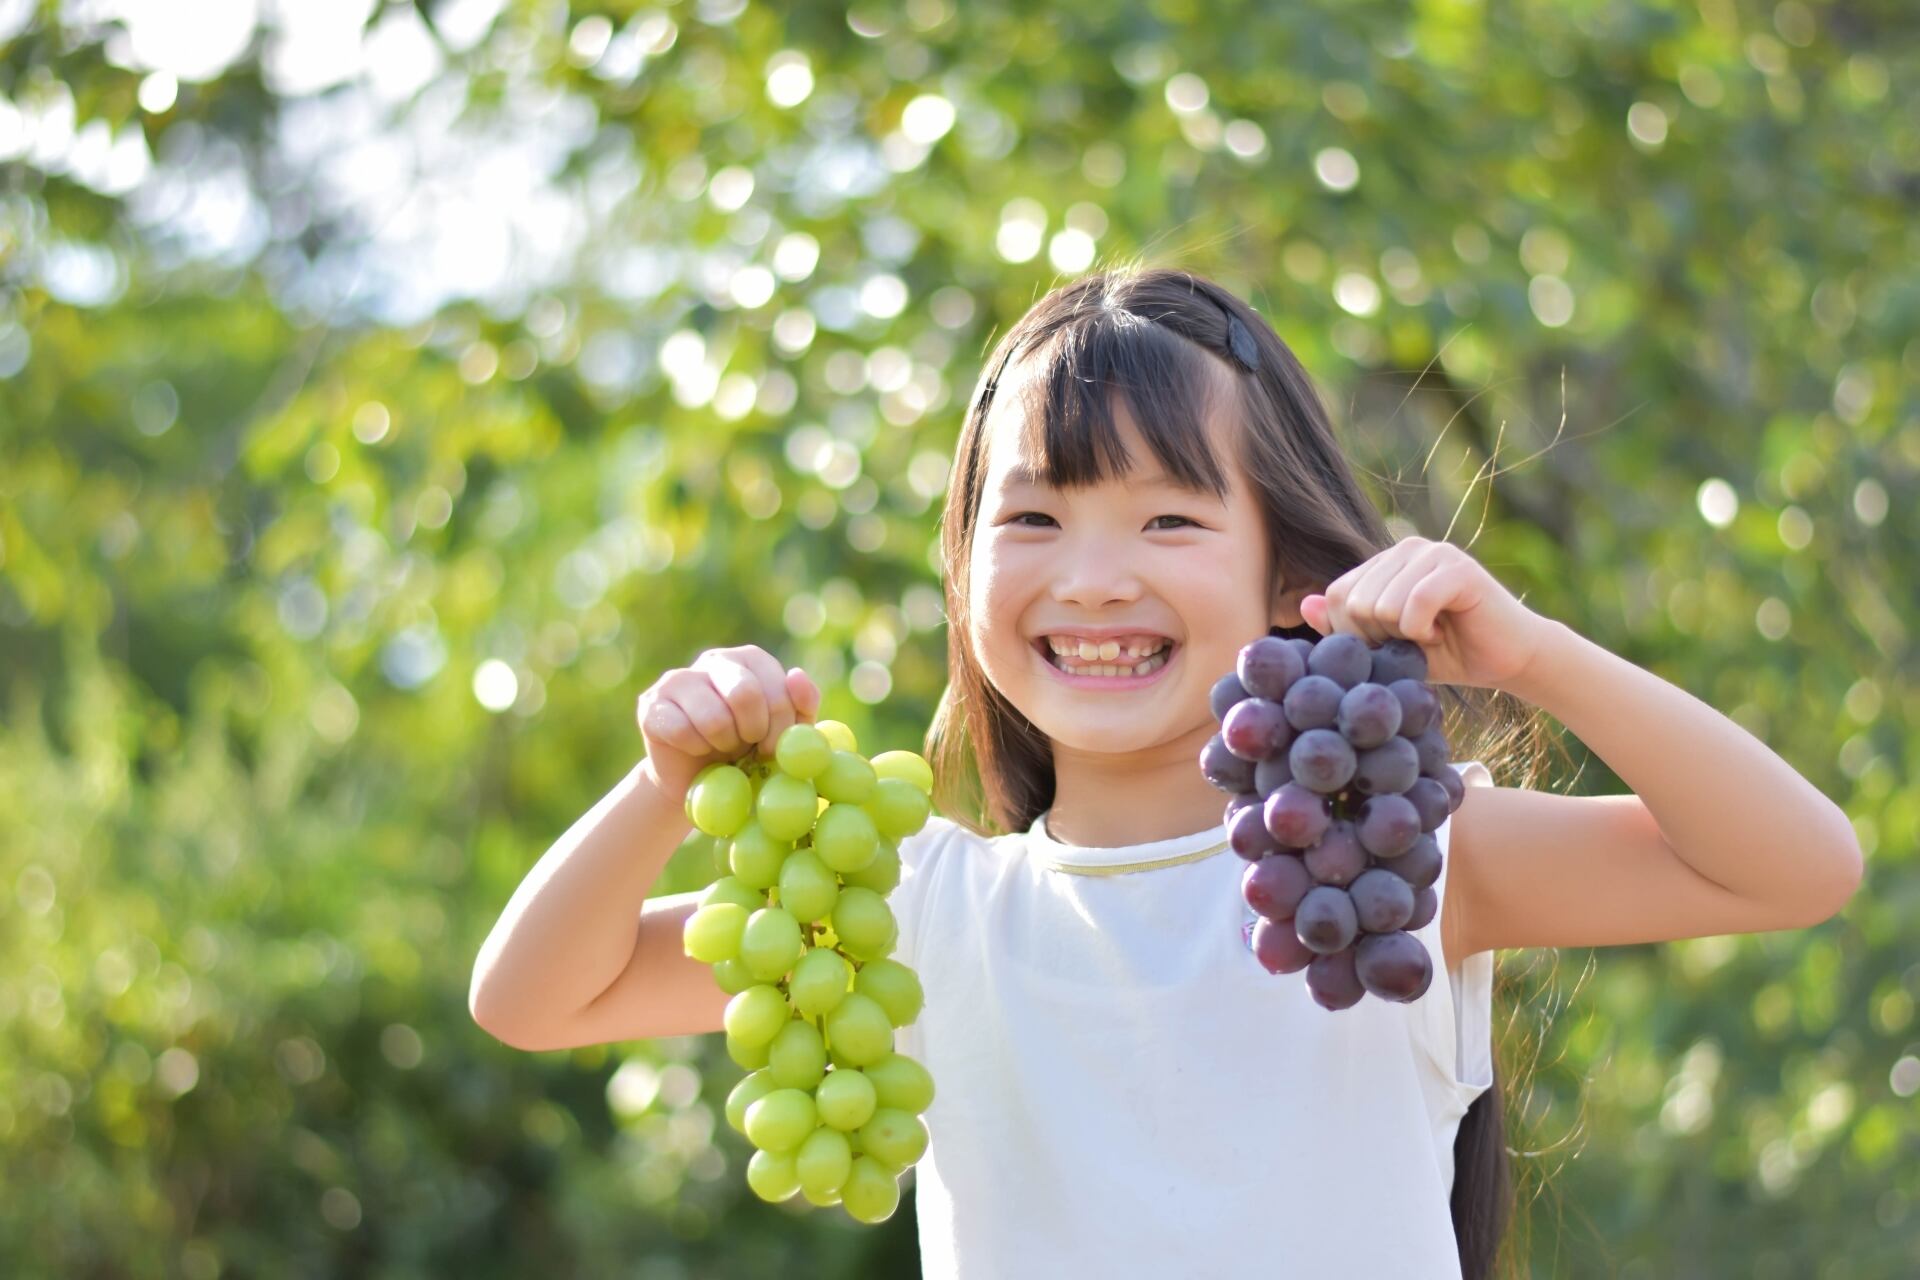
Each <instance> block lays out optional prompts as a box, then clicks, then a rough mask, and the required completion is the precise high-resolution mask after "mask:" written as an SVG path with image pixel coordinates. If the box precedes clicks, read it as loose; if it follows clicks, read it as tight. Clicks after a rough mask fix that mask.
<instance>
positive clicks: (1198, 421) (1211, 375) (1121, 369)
mask: <svg viewBox="0 0 1920 1280" xmlns="http://www.w3.org/2000/svg"><path fill="white" fill-rule="evenodd" d="M1123 320H1130V321H1132V322H1133V323H1122V321H1123ZM1025 358H1026V360H1027V361H1030V362H1032V363H1033V364H1034V365H1035V366H1036V370H1035V372H1034V373H1033V374H1032V375H1031V376H1030V377H1029V378H1027V379H1026V380H1025V381H1024V382H1023V384H1022V390H1021V401H1022V404H1021V407H1022V409H1023V411H1024V419H1023V421H1022V424H1021V432H1020V437H1019V441H1020V443H1019V448H1020V457H1021V459H1022V462H1021V464H1019V465H1017V466H1016V467H1015V469H1014V470H1015V474H1016V475H1017V476H1018V477H1019V478H1020V479H1023V480H1026V481H1029V482H1031V483H1035V484H1041V485H1046V486H1048V487H1050V488H1055V489H1080V488H1088V487H1091V486H1094V485H1098V484H1100V483H1103V482H1104V481H1106V480H1107V479H1109V478H1110V477H1112V478H1122V479H1124V478H1125V477H1126V476H1128V475H1130V474H1131V473H1132V472H1133V470H1134V467H1135V465H1136V464H1137V461H1138V460H1137V459H1135V458H1133V457H1132V456H1131V454H1130V453H1129V451H1128V448H1127V444H1126V441H1125V439H1124V437H1123V432H1122V429H1121V425H1120V422H1119V420H1118V418H1117V417H1116V416H1115V413H1114V405H1115V403H1116V399H1118V400H1120V401H1122V402H1124V404H1125V405H1126V409H1127V413H1128V415H1129V416H1130V417H1131V418H1132V419H1133V421H1134V422H1135V423H1136V424H1138V426H1139V429H1140V435H1141V436H1142V437H1143V438H1144V439H1145V441H1146V444H1147V447H1148V448H1149V449H1151V450H1152V451H1153V456H1154V457H1155V458H1156V459H1158V461H1159V463H1160V466H1161V468H1162V469H1163V470H1164V471H1165V472H1166V474H1167V477H1168V478H1169V479H1170V480H1171V481H1172V482H1173V483H1174V484H1176V485H1179V486H1180V487H1181V488H1183V489H1187V490H1189V491H1191V492H1194V493H1205V494H1211V495H1212V496H1214V497H1215V498H1219V499H1221V500H1223V501H1224V500H1225V498H1226V495H1227V490H1228V484H1229V481H1228V474H1227V471H1226V469H1225V467H1223V465H1222V464H1221V461H1220V459H1219V458H1218V457H1217V456H1216V455H1215V452H1214V447H1213V442H1212V439H1211V437H1210V435H1209V432H1208V423H1209V421H1210V420H1211V419H1212V418H1213V416H1214V415H1215V414H1217V413H1221V412H1223V411H1232V410H1233V409H1234V408H1235V407H1236V406H1237V405H1238V403H1239V400H1240V397H1239V395H1238V391H1237V383H1236V381H1235V380H1234V379H1233V378H1232V376H1231V374H1230V373H1229V372H1228V371H1227V370H1226V369H1225V368H1223V367H1220V366H1219V365H1218V362H1217V360H1216V358H1215V357H1212V356H1210V355H1208V354H1207V353H1206V352H1205V351H1203V350H1202V349H1200V348H1199V347H1197V346H1196V345H1194V344H1193V343H1192V342H1189V341H1188V340H1186V339H1185V338H1182V337H1180V336H1178V335H1176V334H1174V333H1172V332H1170V331H1168V330H1167V329H1164V328H1162V327H1161V326H1159V325H1157V324H1153V323H1151V322H1147V321H1143V320H1140V319H1139V318H1138V317H1134V316H1132V315H1129V314H1128V313H1126V312H1114V311H1109V312H1105V313H1101V314H1098V315H1096V316H1092V317H1088V318H1086V319H1085V320H1084V321H1083V322H1082V323H1081V324H1078V325H1070V326H1067V327H1064V328H1061V329H1059V330H1056V331H1055V332H1054V333H1053V334H1052V335H1051V336H1050V337H1049V339H1048V340H1047V341H1046V342H1045V343H1043V344H1041V345H1040V346H1038V347H1036V348H1033V349H1031V350H1030V351H1029V352H1028V354H1027V356H1026V357H1025Z"/></svg>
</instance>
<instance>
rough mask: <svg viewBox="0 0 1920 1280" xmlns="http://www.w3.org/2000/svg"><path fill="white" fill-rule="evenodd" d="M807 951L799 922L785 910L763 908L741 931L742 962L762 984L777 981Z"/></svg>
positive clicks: (781, 908)
mask: <svg viewBox="0 0 1920 1280" xmlns="http://www.w3.org/2000/svg"><path fill="white" fill-rule="evenodd" d="M805 949H806V942H805V941H804V940H803V939H802V938H801V937H800V922H799V921H798V920H795V919H794V918H793V915H792V913H791V912H789V911H787V910H786V909H785V908H784V907H762V908H760V909H759V910H758V911H756V912H754V913H753V914H752V915H750V916H748V917H747V927H746V928H745V929H743V930H741V931H740V963H742V964H744V965H746V966H747V972H748V973H750V974H752V975H753V976H754V977H756V978H758V979H759V980H760V981H762V982H777V981H779V979H780V978H781V976H782V975H784V974H785V973H786V971H787V970H789V969H791V968H793V962H794V961H796V960H798V959H799V958H800V953H801V952H802V951H804V950H805Z"/></svg>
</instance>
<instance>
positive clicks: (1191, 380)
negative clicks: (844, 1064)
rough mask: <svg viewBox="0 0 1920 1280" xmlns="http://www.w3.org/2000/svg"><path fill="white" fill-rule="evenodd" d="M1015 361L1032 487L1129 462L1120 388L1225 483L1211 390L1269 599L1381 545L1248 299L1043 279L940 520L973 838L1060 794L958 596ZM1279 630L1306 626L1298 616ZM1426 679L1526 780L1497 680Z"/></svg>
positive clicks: (1537, 764) (1465, 745) (1488, 1228)
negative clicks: (1482, 684) (1256, 526)
mask: <svg viewBox="0 0 1920 1280" xmlns="http://www.w3.org/2000/svg"><path fill="white" fill-rule="evenodd" d="M1028 359H1031V360H1033V361H1035V362H1037V365H1038V371H1037V373H1036V376H1035V379H1034V381H1033V382H1032V383H1031V384H1029V385H1030V391H1029V393H1028V395H1029V396H1030V402H1031V408H1030V412H1029V416H1028V418H1027V421H1026V423H1025V430H1026V433H1027V438H1026V441H1025V446H1026V447H1025V449H1024V451H1023V452H1024V453H1025V456H1026V457H1028V458H1029V459H1032V460H1034V461H1035V462H1036V463H1037V465H1038V466H1039V467H1040V469H1041V478H1042V480H1043V481H1044V482H1045V483H1046V484H1048V485H1050V486H1052V487H1055V488H1060V489H1073V488H1077V487H1081V486H1090V485H1095V484H1098V483H1100V482H1101V481H1103V480H1104V479H1106V478H1107V476H1108V475H1109V474H1110V473H1115V472H1117V473H1119V474H1122V475H1124V474H1126V473H1127V472H1128V471H1130V470H1131V466H1132V460H1131V459H1130V458H1128V456H1127V453H1126V449H1125V446H1124V444H1123V443H1122V439H1121V436H1120V433H1119V431H1118V429H1117V427H1116V425H1115V423H1114V419H1113V415H1112V412H1111V407H1112V400H1111V397H1112V396H1113V395H1114V394H1116V393H1117V394H1119V395H1122V396H1124V397H1125V398H1126V405H1127V408H1128V410H1129V412H1130V413H1131V414H1132V417H1133V420H1134V421H1135V422H1136V423H1138V424H1140V430H1141V433H1142V435H1143V436H1144V437H1145V439H1146V441H1147V443H1148V445H1149V446H1150V447H1151V448H1152V450H1153V452H1154V454H1155V456H1156V457H1157V458H1158V459H1159V461H1160V462H1161V464H1162V465H1163V466H1164V467H1165V468H1166V469H1167V471H1168V473H1169V475H1171V476H1172V477H1173V478H1174V479H1175V480H1176V481H1179V482H1181V483H1185V484H1188V485H1191V486H1194V487H1197V488H1205V489H1208V490H1210V491H1212V492H1213V493H1215V494H1217V495H1221V496H1224V495H1225V493H1226V491H1227V478H1226V475H1225V473H1224V472H1223V471H1222V470H1221V466H1222V464H1221V462H1220V460H1219V459H1217V458H1216V457H1215V456H1214V453H1213V450H1212V447H1211V445H1210V443H1209V441H1208V438H1207V435H1206V428H1205V425H1204V424H1205V422H1206V421H1207V420H1208V415H1209V414H1210V413H1212V412H1213V411H1214V410H1215V409H1217V408H1221V407H1225V408H1228V409H1230V410H1237V418H1238V424H1239V425H1238V427H1237V428H1236V434H1235V440H1236V445H1237V448H1236V457H1235V458H1234V459H1233V460H1232V461H1231V462H1230V463H1229V464H1228V465H1237V466H1238V467H1239V468H1240V469H1241V471H1242V474H1243V475H1244V476H1245V477H1246V479H1247V482H1248V484H1249V486H1250V489H1251V492H1252V495H1253V497H1254V500H1255V502H1256V503H1257V505H1258V506H1259V508H1260V511H1261V515H1262V521H1263V524H1264V529H1265V551H1266V556H1267V559H1266V564H1267V569H1268V574H1269V577H1270V579H1271V582H1272V587H1273V594H1274V597H1275V599H1277V598H1278V597H1279V595H1280V594H1281V593H1282V592H1283V591H1284V590H1286V589H1290V588H1292V587H1293V586H1295V585H1298V584H1301V583H1312V584H1314V585H1315V586H1316V587H1321V586H1324V585H1325V584H1327V583H1328V582H1331V581H1332V580H1333V579H1334V578H1337V577H1339V576H1340V575H1341V574H1343V573H1345V572H1346V571H1347V570H1349V569H1351V568H1353V567H1354V566H1356V565H1358V564H1360V563H1362V562H1363V561H1365V560H1367V559H1368V558H1370V557H1371V556H1373V555H1374V554H1375V553H1376V552H1379V551H1381V550H1383V549H1385V548H1386V547H1388V546H1391V545H1392V543H1393V537H1392V535H1391V533H1390V532H1389V531H1388V529H1387V526H1386V522H1385V520H1384V519H1383V518H1382V516H1381V514H1380V512H1379V511H1378V509H1377V508H1376V507H1375V505H1374V503H1373V502H1372V500H1371V499H1370V498H1369V497H1368V496H1367V494H1366V492H1365V491H1364V490H1363V489H1362V488H1361V485H1360V483H1359V481H1358V480H1357V479H1356V477H1355V475H1354V471H1353V468H1352V467H1351V466H1350V465H1349V464H1348V461H1347V458H1346V456H1345V454H1344V453H1343V452H1342V450H1341V448H1340V446H1339V443H1338V442H1337V440H1336V439H1335V436H1334V432H1333V429H1332V427H1331V425H1330V424H1329V422H1328V418H1327V413H1326V410H1325V408H1324V406H1323V405H1322V403H1321V400H1320V396H1319V394H1318V392H1317V391H1316V389H1315V387H1314V384H1313V382H1312V380H1311V379H1310V378H1309V377H1308V375H1307V373H1306V370H1305V369H1303V368H1302V367H1301V365H1300V362H1299V361H1298V360H1296V359H1295V358H1294V355H1293V352H1292V350H1291V349H1289V348H1288V346H1287V344H1286V343H1285V342H1284V341H1282V340H1281V338H1280V336H1279V335H1278V334H1277V333H1275V332H1274V331H1273V329H1272V327H1271V326H1270V325H1268V324H1267V323H1266V321H1265V320H1263V319H1262V318H1261V316H1260V314H1259V313H1258V312H1256V311H1255V310H1254V309H1253V308H1252V307H1250V306H1248V305H1247V304H1246V303H1244V302H1242V301H1241V300H1240V299H1239V298H1237V297H1235V296H1234V295H1233V294H1232V293H1230V292H1229V291H1228V290H1226V289H1224V288H1222V287H1221V286H1220V285H1218V284H1216V283H1214V282H1212V281H1210V280H1207V279H1205V278H1203V277H1200V276H1197V275H1195V274H1193V273H1191V272H1188V271H1183V270H1178V269H1173V268H1165V267H1140V266H1128V267H1115V268H1110V269H1107V270H1101V271H1096V272H1093V273H1090V274H1088V275H1085V276H1082V277H1079V278H1078V279H1075V280H1072V281H1070V282H1068V283H1066V284H1063V285H1061V286H1059V287H1058V288H1055V289H1054V290H1052V291H1051V292H1050V293H1048V294H1047V295H1046V296H1045V297H1043V298H1041V299H1040V301H1038V302H1037V303H1035V304H1034V305H1033V306H1032V308H1030V309H1029V310H1028V311H1027V313H1026V314H1025V315H1024V316H1022V317H1021V318H1020V320H1019V321H1018V322H1017V323H1016V324H1015V325H1014V326H1013V327H1012V328H1011V329H1009V330H1008V331H1007V333H1006V334H1005V336H1004V337H1002V338H1001V339H1000V341H999V343H998V344H997V345H996V346H995V347H994V349H993V353H992V354H991V355H990V356H989V357H988V358H987V362H986V365H985V367H984V369H983V370H982V372H981V376H980V381H979V384H978V386H977V387H976V389H975V391H974V394H973V396H972V399H971V401H970V403H969V404H968V407H967V416H966V420H965V422H964V423H963V424H962V426H961V429H960V438H959V441H958V443H957V445H956V447H955V457H954V465H953V470H952V479H951V482H950V485H949V487H948V492H947V502H946V506H945V508H944V509H943V511H942V512H941V517H940V548H941V558H942V560H943V562H944V566H945V574H944V578H945V591H946V610H947V657H948V671H949V684H948V686H947V688H946V691H945V692H944V693H943V694H942V695H941V698H940V703H939V706H938V707H937V708H936V710H935V712H934V718H933V722H932V725H931V727H930V728H929V729H928V733H927V758H928V759H929V761H930V762H931V763H932V765H933V771H934V779H935V781H934V798H935V804H936V807H937V808H938V810H939V812H940V813H941V814H943V815H944V816H946V817H948V818H950V819H952V820H953V821H954V822H957V823H959V824H960V825H962V826H964V827H967V828H968V829H969V830H971V831H973V832H975V833H976V834H978V835H982V836H986V837H993V836H997V835H1003V834H1008V833H1012V832H1021V831H1025V830H1027V829H1028V827H1029V826H1031V824H1032V822H1033V820H1034V819H1035V818H1036V817H1038V816H1039V814H1040V813H1041V812H1042V811H1044V810H1045V809H1046V808H1047V807H1048V806H1049V805H1051V804H1052V803H1053V792H1054V773H1053V754H1052V744H1051V742H1050V741H1049V740H1048V738H1047V737H1046V735H1045V734H1044V733H1042V732H1041V731H1040V730H1039V729H1037V728H1036V727H1035V726H1034V725H1033V724H1032V723H1031V722H1029V721H1028V720H1027V718H1026V717H1025V716H1023V715H1021V714H1020V711H1019V710H1018V709H1017V708H1016V707H1014V706H1013V705H1012V704H1011V703H1010V702H1008V701H1007V700H1006V699H1005V698H1004V697H1002V696H1001V695H1000V692H999V691H998V690H997V689H995V688H994V687H993V685H992V683H991V682H989V681H988V679H987V678H986V674H985V672H984V671H983V670H982V669H981V667H980V664H979V661H978V658H977V657H976V655H975V654H974V652H973V645H972V642H971V639H970V636H971V630H972V628H971V620H970V618H969V616H968V612H967V601H968V595H969V592H968V575H969V564H970V561H971V554H972V549H973V535H974V523H975V520H976V518H977V516H978V513H979V509H980V502H981V488H982V484H983V481H984V479H985V475H986V468H987V458H986V445H987V435H986V431H985V424H986V421H987V414H988V410H989V409H990V408H991V407H992V405H993V399H994V396H995V394H996V392H997V390H998V388H999V385H1000V379H1001V376H1002V374H1003V373H1004V372H1005V370H1006V369H1007V368H1008V366H1009V365H1011V364H1014V363H1015V362H1019V361H1024V360H1028ZM1223 394H1224V395H1226V396H1228V397H1230V403H1229V404H1228V405H1226V406H1222V405H1221V401H1220V399H1219V397H1221V396H1222V395H1223ZM1273 634H1276V635H1282V636H1299V637H1301V638H1303V639H1307V640H1313V639H1317V638H1318V635H1319V633H1318V632H1316V631H1314V630H1313V629H1312V628H1311V627H1310V626H1306V625H1304V624H1302V625H1301V626H1298V627H1293V628H1283V627H1275V628H1273ZM1254 638H1255V637H1252V636H1249V637H1248V639H1249V640H1252V639H1254ZM1438 692H1439V693H1440V694H1441V698H1442V704H1443V707H1444V709H1445V710H1444V717H1445V719H1444V725H1443V729H1444V732H1445V733H1446V736H1447V741H1448V742H1449V743H1450V744H1451V745H1452V748H1453V750H1452V756H1453V758H1454V759H1456V760H1481V761H1484V762H1485V763H1486V764H1487V766H1488V768H1489V769H1491V770H1492V771H1493V773H1494V775H1495V776H1496V777H1497V778H1499V777H1504V778H1506V779H1507V780H1508V785H1518V786H1534V785H1538V782H1539V780H1540V779H1541V778H1542V777H1543V776H1544V771H1545V767H1546V758H1547V753H1548V750H1549V748H1550V746H1552V745H1555V743H1554V741H1553V740H1552V738H1551V736H1550V734H1549V733H1548V731H1547V727H1546V725H1545V724H1544V722H1543V717H1542V716H1541V715H1539V714H1537V713H1534V714H1529V712H1528V710H1527V709H1526V705H1525V704H1524V703H1521V702H1520V701H1519V700H1517V699H1514V698H1512V697H1510V696H1509V695H1506V694H1502V693H1496V692H1494V691H1492V690H1486V689H1466V688H1461V687H1457V686H1446V685H1443V686H1439V687H1438ZM1195 767H1196V768H1197V767H1198V762H1197V761H1196V762H1195ZM1222 807H1223V809H1224V801H1223V806H1222ZM1436 979H1438V980H1442V981H1444V980H1445V979H1444V977H1442V976H1441V975H1436ZM1499 1057H1500V1053H1499V1052H1498V1051H1496V1053H1495V1058H1496V1063H1495V1068H1494V1076H1493V1085H1492V1087H1491V1088H1490V1089H1488V1090H1486V1091H1485V1092H1483V1093H1482V1094H1481V1095H1480V1096H1479V1097H1478V1098H1476V1099H1475V1100H1474V1102H1473V1104H1472V1105H1471V1106H1470V1107H1468V1109H1467V1113H1466V1115H1465V1116H1464V1117H1462V1119H1461V1122H1460V1129H1459V1133H1458V1134H1457V1136H1456V1137H1455V1140H1454V1184H1453V1192H1452V1203H1451V1208H1452V1213H1453V1223H1454V1231H1455V1235H1456V1237H1457V1239H1458V1241H1459V1246H1460V1261H1461V1268H1462V1271H1463V1274H1464V1277H1465V1280H1490V1278H1491V1277H1492V1276H1494V1274H1495V1271H1494V1268H1495V1266H1496V1264H1499V1265H1500V1266H1501V1268H1502V1272H1503V1273H1504V1274H1519V1273H1520V1271H1519V1264H1518V1262H1517V1260H1516V1259H1517V1253H1516V1249H1517V1246H1516V1245H1515V1244H1514V1242H1513V1240H1512V1239H1511V1237H1510V1236H1509V1233H1508V1232H1507V1226H1508V1222H1509V1219H1510V1218H1511V1217H1512V1216H1513V1213H1512V1210H1513V1207H1514V1203H1515V1193H1514V1188H1513V1184H1512V1179H1511V1175H1510V1170H1509V1164H1508V1155H1509V1152H1508V1149H1507V1145H1506V1125H1505V1116H1504V1098H1505V1093H1504V1088H1503V1081H1502V1078H1501V1072H1500V1069H1499V1064H1498V1061H1497V1060H1498V1058H1499ZM1503 1243H1504V1245H1505V1246H1506V1248H1505V1250H1504V1251H1503Z"/></svg>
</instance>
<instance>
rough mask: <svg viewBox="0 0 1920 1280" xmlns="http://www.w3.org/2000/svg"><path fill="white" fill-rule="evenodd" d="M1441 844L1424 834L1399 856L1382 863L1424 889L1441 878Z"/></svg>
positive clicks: (1403, 878)
mask: <svg viewBox="0 0 1920 1280" xmlns="http://www.w3.org/2000/svg"><path fill="white" fill-rule="evenodd" d="M1440 863H1441V857H1440V844H1439V842H1438V841H1436V840H1435V839H1434V838H1433V837H1432V836H1430V835H1422V836H1421V837H1420V838H1419V839H1417V840H1415V841H1414V842H1413V844H1412V845H1410V846H1409V847H1408V848H1407V851H1406V852H1405V853H1403V854H1401V855H1400V856H1399V857H1397V858H1388V859H1387V860H1386V861H1384V862H1382V863H1381V864H1380V865H1381V866H1383V867H1385V868H1386V869H1387V870H1389V871H1391V872H1393V874H1395V875H1397V876H1399V877H1400V878H1401V879H1402V880H1405V881H1406V882H1407V883H1408V884H1410V885H1412V886H1413V887H1414V888H1416V889H1424V888H1426V887H1427V886H1428V885H1430V884H1432V883H1433V882H1434V881H1435V880H1437V879H1439V878H1440Z"/></svg>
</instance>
